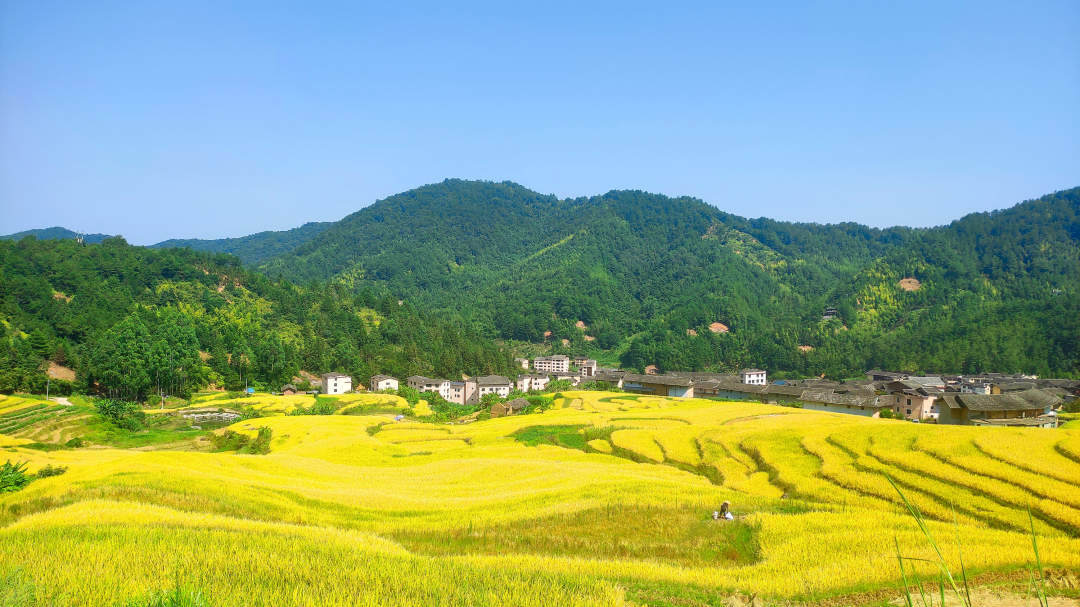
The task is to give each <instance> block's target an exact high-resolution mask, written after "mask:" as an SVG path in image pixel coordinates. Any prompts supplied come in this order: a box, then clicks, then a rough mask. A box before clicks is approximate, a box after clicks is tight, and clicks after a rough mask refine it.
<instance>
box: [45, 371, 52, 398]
mask: <svg viewBox="0 0 1080 607" xmlns="http://www.w3.org/2000/svg"><path fill="white" fill-rule="evenodd" d="M50 387H52V376H47V377H46V379H45V400H49V388H50Z"/></svg>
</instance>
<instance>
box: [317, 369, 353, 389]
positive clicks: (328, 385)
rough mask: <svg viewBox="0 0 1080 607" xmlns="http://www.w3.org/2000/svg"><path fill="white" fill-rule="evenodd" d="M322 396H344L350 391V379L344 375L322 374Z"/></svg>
mask: <svg viewBox="0 0 1080 607" xmlns="http://www.w3.org/2000/svg"><path fill="white" fill-rule="evenodd" d="M322 385H323V394H345V393H346V392H349V391H350V390H352V377H349V376H348V375H345V374H344V373H323V374H322Z"/></svg>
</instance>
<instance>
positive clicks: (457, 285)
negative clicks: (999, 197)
mask: <svg viewBox="0 0 1080 607" xmlns="http://www.w3.org/2000/svg"><path fill="white" fill-rule="evenodd" d="M1078 207H1080V189H1073V190H1068V191H1064V192H1059V193H1057V194H1053V195H1050V196H1046V197H1044V198H1042V199H1039V200H1037V201H1030V202H1026V203H1023V204H1020V205H1017V206H1016V207H1013V208H1012V209H1009V210H1006V211H998V212H994V213H978V214H973V215H970V216H968V217H965V218H963V219H961V220H958V221H954V222H953V223H951V224H949V225H947V226H942V227H937V228H932V229H911V228H890V229H885V230H881V229H873V228H867V227H864V226H860V225H857V224H838V225H819V224H796V223H789V222H780V221H772V220H768V219H744V218H741V217H737V216H734V215H730V214H727V213H724V212H722V211H720V210H718V209H716V208H715V207H712V206H710V205H707V204H705V203H704V202H702V201H700V200H697V199H693V198H668V197H666V196H660V195H655V194H648V193H645V192H638V191H614V192H609V193H607V194H604V195H602V196H595V197H591V198H577V199H566V200H560V199H557V198H555V197H553V196H544V195H541V194H537V193H536V192H532V191H530V190H528V189H526V188H523V187H521V186H518V185H516V184H513V183H508V182H504V183H491V182H470V181H461V180H447V181H445V182H442V183H439V184H433V185H429V186H424V187H421V188H417V189H415V190H411V191H409V192H405V193H403V194H399V195H397V196H392V197H390V198H387V199H385V200H381V201H378V202H376V203H375V204H373V205H371V206H370V207H368V208H365V209H363V210H361V211H359V212H357V213H354V214H353V215H350V216H348V217H346V218H345V219H343V220H341V221H340V222H338V223H336V224H334V225H333V226H332V227H330V228H328V229H327V230H326V231H324V232H323V233H322V234H320V235H319V236H318V237H317V238H314V239H312V240H311V241H309V242H307V243H305V244H302V245H300V246H298V247H296V249H294V250H293V251H291V252H289V253H286V254H284V255H281V256H278V257H276V258H274V259H271V260H269V261H267V262H266V263H264V264H262V266H261V268H262V269H263V270H265V271H266V272H268V273H269V274H271V275H275V276H276V275H280V276H285V277H289V278H292V279H294V280H303V279H311V278H329V279H333V280H335V281H336V282H338V283H340V284H344V285H347V286H353V287H355V286H358V285H364V284H372V283H373V284H376V285H380V286H383V287H385V288H387V289H388V290H389V291H391V292H393V293H396V294H400V295H401V296H402V297H405V298H407V299H408V300H409V301H410V302H412V303H415V304H416V305H417V306H419V307H421V308H432V309H442V310H449V311H454V312H456V313H460V314H461V315H462V316H463V317H465V318H467V319H469V320H470V321H471V322H472V323H474V326H476V327H477V328H478V329H479V330H481V331H483V332H485V333H486V334H488V335H490V336H501V337H506V338H513V339H518V340H525V341H533V342H540V341H544V340H545V339H546V340H547V341H548V342H550V343H554V344H555V345H556V349H563V350H567V351H569V350H574V351H581V350H582V349H589V348H601V349H618V351H620V352H621V358H622V362H623V363H624V364H625V365H626V366H629V367H634V368H642V367H644V366H646V365H650V364H655V365H658V366H659V367H660V368H661V369H665V368H667V369H675V368H680V369H701V368H715V369H733V368H736V367H738V366H741V365H748V364H753V365H760V366H765V367H767V368H769V369H771V370H774V371H788V372H792V373H798V374H813V375H817V374H821V373H825V374H828V375H830V376H849V375H853V374H857V373H859V372H861V371H862V370H864V369H865V368H867V367H872V366H883V367H892V368H906V369H912V370H917V371H927V372H930V371H935V372H947V371H965V372H972V371H988V370H995V371H1030V372H1036V373H1041V374H1057V375H1062V374H1077V372H1078V369H1080V352H1078V344H1080V324H1078V320H1077V319H1078V318H1080V293H1078V285H1080V219H1078V216H1080V212H1078ZM829 307H831V308H836V309H838V312H839V313H838V315H837V316H836V317H835V318H827V319H826V318H823V312H824V310H825V308H829ZM579 321H580V323H581V324H583V325H584V327H585V328H579V327H578V326H577V324H578V323H579ZM714 323H720V324H719V325H718V324H714ZM720 325H723V326H720ZM710 326H711V327H712V329H710ZM725 328H726V329H728V330H727V331H726V332H724V329H725ZM549 331H550V332H551V333H550V335H548V336H547V337H546V338H545V334H546V333H547V332H549ZM714 331H720V332H714ZM563 339H567V340H569V342H570V345H569V346H567V347H563V346H561V340H563ZM587 340H592V341H587Z"/></svg>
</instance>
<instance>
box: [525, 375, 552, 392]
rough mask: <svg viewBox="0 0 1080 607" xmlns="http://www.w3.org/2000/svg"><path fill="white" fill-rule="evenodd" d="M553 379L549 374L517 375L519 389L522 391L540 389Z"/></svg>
mask: <svg viewBox="0 0 1080 607" xmlns="http://www.w3.org/2000/svg"><path fill="white" fill-rule="evenodd" d="M549 381H551V380H550V378H549V377H548V376H547V375H533V374H524V375H518V377H517V389H518V390H520V391H522V392H531V391H533V390H536V391H540V390H543V389H544V388H546V387H547V385H548V382H549Z"/></svg>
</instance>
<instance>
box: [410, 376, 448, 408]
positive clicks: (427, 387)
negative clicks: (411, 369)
mask: <svg viewBox="0 0 1080 607" xmlns="http://www.w3.org/2000/svg"><path fill="white" fill-rule="evenodd" d="M405 383H406V385H408V386H409V387H410V388H412V389H414V390H417V391H418V392H435V393H437V394H438V395H439V396H441V397H443V399H445V400H448V401H450V402H455V401H453V400H451V399H450V381H449V380H446V379H433V378H431V377H424V376H423V375H412V376H410V377H409V378H408V379H406V380H405Z"/></svg>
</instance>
